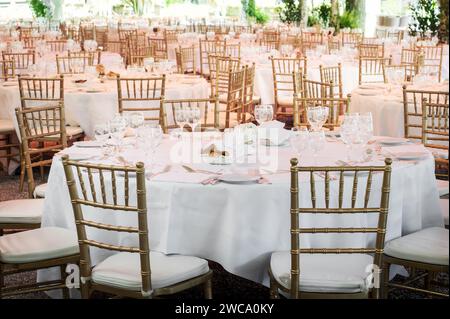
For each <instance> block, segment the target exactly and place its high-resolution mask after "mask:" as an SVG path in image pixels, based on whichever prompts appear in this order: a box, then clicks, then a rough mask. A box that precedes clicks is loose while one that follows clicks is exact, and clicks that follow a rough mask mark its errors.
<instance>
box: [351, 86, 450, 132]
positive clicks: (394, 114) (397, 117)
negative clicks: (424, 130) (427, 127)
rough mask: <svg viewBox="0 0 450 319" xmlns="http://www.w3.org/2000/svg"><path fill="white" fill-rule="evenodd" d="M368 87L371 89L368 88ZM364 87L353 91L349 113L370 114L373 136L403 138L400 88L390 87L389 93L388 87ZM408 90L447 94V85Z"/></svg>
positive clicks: (418, 87) (401, 93)
mask: <svg viewBox="0 0 450 319" xmlns="http://www.w3.org/2000/svg"><path fill="white" fill-rule="evenodd" d="M370 86H372V88H369V87H370ZM365 87H367V88H364V89H361V88H357V89H355V90H353V92H352V98H351V103H350V111H351V112H354V113H366V112H371V113H372V116H373V124H374V134H375V135H386V136H392V137H403V136H404V135H405V131H404V116H403V114H404V112H403V91H402V88H400V87H392V90H391V91H390V92H389V90H388V86H385V85H380V84H374V85H365ZM410 88H414V89H418V90H430V91H446V92H448V86H447V84H436V85H429V84H427V85H424V84H421V85H419V84H417V85H414V86H411V87H410ZM417 124H420V123H417Z"/></svg>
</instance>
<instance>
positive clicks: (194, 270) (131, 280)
mask: <svg viewBox="0 0 450 319" xmlns="http://www.w3.org/2000/svg"><path fill="white" fill-rule="evenodd" d="M150 267H151V277H152V287H153V289H156V288H162V287H168V286H171V285H174V284H176V283H180V282H183V281H185V280H188V279H191V278H195V277H198V276H200V275H203V274H206V273H207V272H208V271H209V267H208V262H207V261H206V260H204V259H200V258H197V257H190V256H179V255H170V256H166V255H164V254H162V253H158V252H150ZM92 281H93V282H95V283H97V284H103V285H108V286H112V287H116V288H121V289H126V290H131V291H141V289H142V278H141V263H140V259H139V254H132V253H118V254H115V255H113V256H111V257H109V258H107V259H105V260H104V261H102V262H101V263H99V264H98V265H97V266H95V267H94V269H93V270H92Z"/></svg>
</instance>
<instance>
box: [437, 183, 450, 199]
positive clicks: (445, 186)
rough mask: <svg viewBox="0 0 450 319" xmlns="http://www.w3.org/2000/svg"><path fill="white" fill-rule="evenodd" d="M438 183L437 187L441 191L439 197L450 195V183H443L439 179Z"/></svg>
mask: <svg viewBox="0 0 450 319" xmlns="http://www.w3.org/2000/svg"><path fill="white" fill-rule="evenodd" d="M436 182H437V187H438V190H439V196H440V197H442V196H445V195H448V193H449V192H448V181H443V180H440V179H438V180H436Z"/></svg>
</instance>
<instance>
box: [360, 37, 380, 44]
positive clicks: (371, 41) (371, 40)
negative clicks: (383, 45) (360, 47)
mask: <svg viewBox="0 0 450 319" xmlns="http://www.w3.org/2000/svg"><path fill="white" fill-rule="evenodd" d="M378 41H379V39H378V38H368V37H364V38H363V39H362V41H361V44H372V45H373V44H378Z"/></svg>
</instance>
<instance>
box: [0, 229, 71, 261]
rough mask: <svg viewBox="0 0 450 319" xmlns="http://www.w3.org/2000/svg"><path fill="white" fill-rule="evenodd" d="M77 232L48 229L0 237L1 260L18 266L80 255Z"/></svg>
mask: <svg viewBox="0 0 450 319" xmlns="http://www.w3.org/2000/svg"><path fill="white" fill-rule="evenodd" d="M78 252H79V248H78V238H77V234H76V232H72V231H70V230H67V229H64V228H57V227H47V228H39V229H34V230H29V231H24V232H19V233H15V234H12V235H6V236H2V237H0V260H1V261H2V262H4V263H10V264H18V263H31V262H36V261H43V260H48V259H53V258H61V257H66V256H71V255H75V254H78Z"/></svg>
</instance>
